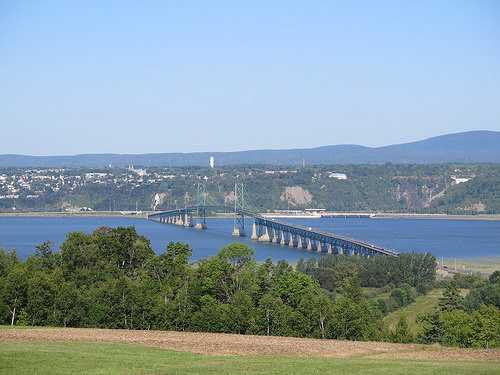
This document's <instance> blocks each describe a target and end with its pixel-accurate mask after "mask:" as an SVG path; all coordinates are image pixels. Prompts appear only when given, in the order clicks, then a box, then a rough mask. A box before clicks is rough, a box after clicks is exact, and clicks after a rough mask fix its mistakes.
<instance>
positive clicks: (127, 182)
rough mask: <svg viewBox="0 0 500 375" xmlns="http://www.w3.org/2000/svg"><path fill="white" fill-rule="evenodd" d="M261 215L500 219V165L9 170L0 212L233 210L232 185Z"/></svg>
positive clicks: (0, 177)
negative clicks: (310, 211)
mask: <svg viewBox="0 0 500 375" xmlns="http://www.w3.org/2000/svg"><path fill="white" fill-rule="evenodd" d="M235 182H242V183H243V184H244V185H245V203H246V206H247V207H249V208H251V209H255V210H259V211H266V210H275V209H281V210H283V209H285V210H286V209H290V210H294V209H304V208H324V209H328V210H335V211H371V212H373V211H386V212H417V213H419V212H420V213H452V214H478V213H500V165H448V164H446V165H393V164H385V165H330V166H306V167H303V168H302V167H301V168H289V167H272V166H267V167H257V166H246V167H243V166H242V167H224V168H214V169H210V168H199V167H198V168H194V167H193V168H149V169H135V168H129V169H113V168H107V169H43V170H37V169H12V168H10V169H3V170H0V210H1V211H4V212H12V211H16V212H19V211H41V210H48V211H78V210H80V209H81V208H83V207H85V208H86V209H92V210H99V211H107V210H115V211H118V210H123V211H126V210H142V211H149V210H153V209H155V210H161V209H168V208H175V207H183V206H184V205H186V204H188V205H189V204H194V203H196V202H198V201H200V199H199V198H200V196H199V195H198V191H199V190H198V189H199V188H200V187H202V188H203V189H205V193H204V194H203V200H205V201H206V203H207V204H213V205H225V206H227V207H228V208H230V207H232V205H233V202H234V192H233V190H234V183H235Z"/></svg>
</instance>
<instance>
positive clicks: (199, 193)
mask: <svg viewBox="0 0 500 375" xmlns="http://www.w3.org/2000/svg"><path fill="white" fill-rule="evenodd" d="M206 205H207V186H206V185H205V183H202V182H198V185H197V188H196V206H197V209H196V216H197V217H198V218H199V222H198V223H196V225H195V228H196V229H207V209H206Z"/></svg>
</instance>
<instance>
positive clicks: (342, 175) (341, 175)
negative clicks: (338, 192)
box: [328, 172, 347, 180]
mask: <svg viewBox="0 0 500 375" xmlns="http://www.w3.org/2000/svg"><path fill="white" fill-rule="evenodd" d="M328 177H330V178H336V179H337V180H347V175H346V174H345V173H337V172H330V174H329V175H328Z"/></svg>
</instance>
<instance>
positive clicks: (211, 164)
mask: <svg viewBox="0 0 500 375" xmlns="http://www.w3.org/2000/svg"><path fill="white" fill-rule="evenodd" d="M214 167H215V158H214V157H213V156H210V168H214Z"/></svg>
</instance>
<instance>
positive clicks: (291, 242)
mask: <svg viewBox="0 0 500 375" xmlns="http://www.w3.org/2000/svg"><path fill="white" fill-rule="evenodd" d="M288 235H289V239H288V247H295V243H294V240H293V234H292V233H288Z"/></svg>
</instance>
